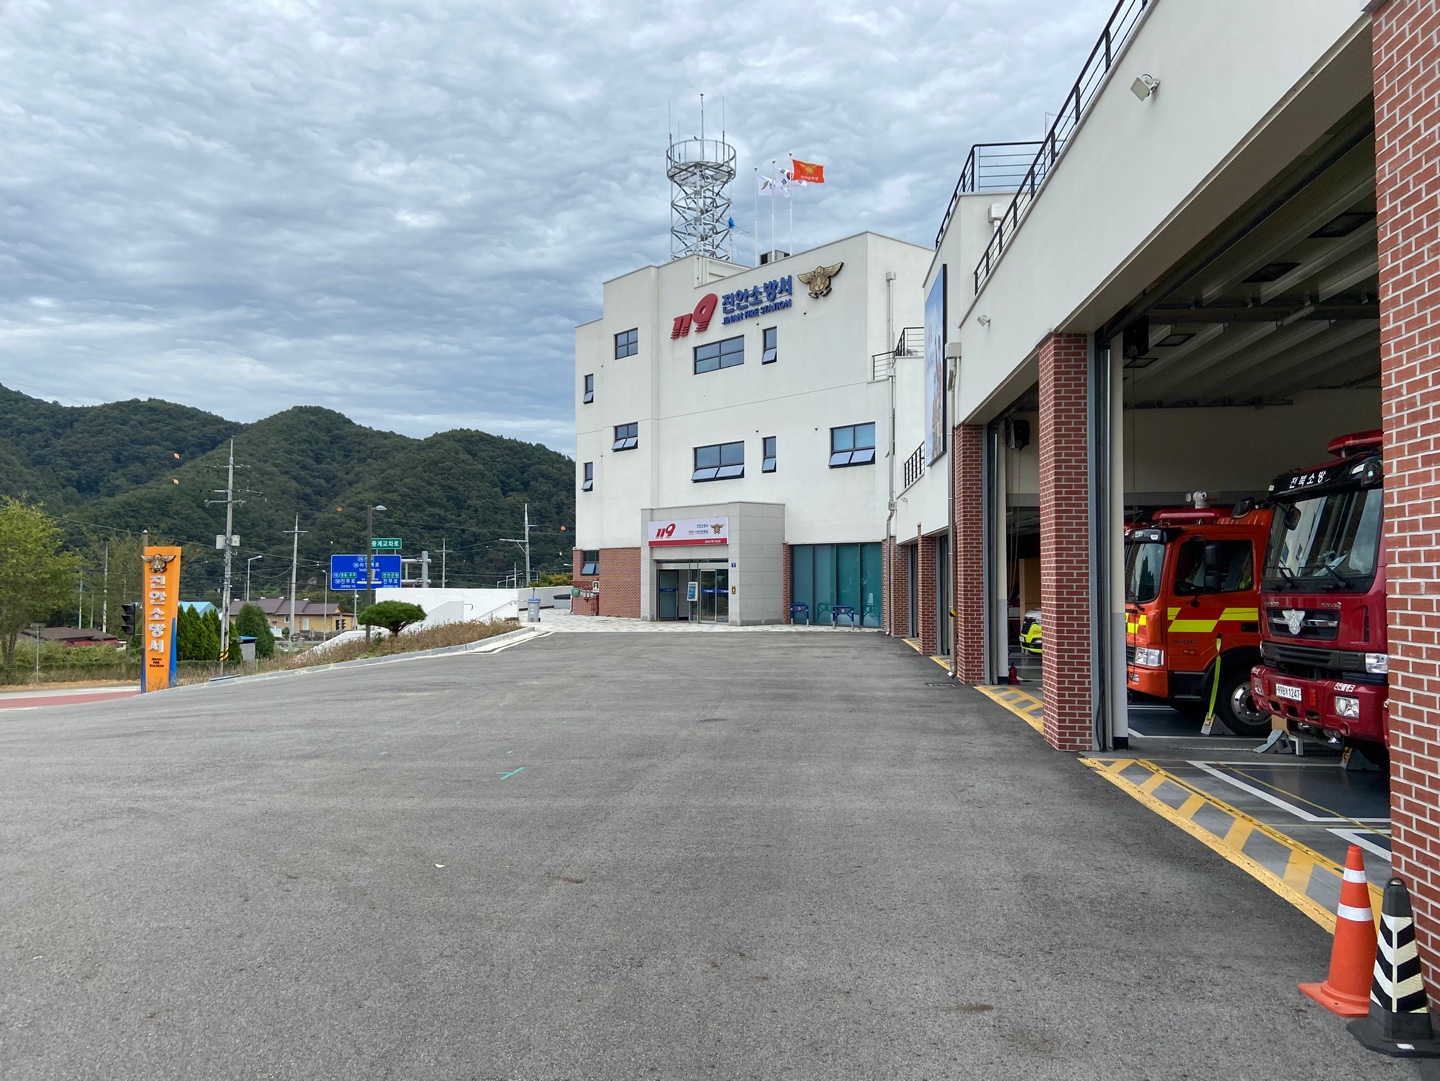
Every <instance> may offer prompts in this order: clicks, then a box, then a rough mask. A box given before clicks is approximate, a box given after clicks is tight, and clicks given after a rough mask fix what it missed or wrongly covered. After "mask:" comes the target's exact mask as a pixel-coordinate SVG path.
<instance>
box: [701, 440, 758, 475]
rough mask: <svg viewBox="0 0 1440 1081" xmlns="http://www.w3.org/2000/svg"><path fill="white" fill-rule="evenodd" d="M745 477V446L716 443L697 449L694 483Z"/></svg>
mask: <svg viewBox="0 0 1440 1081" xmlns="http://www.w3.org/2000/svg"><path fill="white" fill-rule="evenodd" d="M744 475H745V444H744V443H715V444H713V445H712V446H708V447H696V448H695V472H693V473H691V474H690V479H691V480H693V481H702V480H731V479H733V478H734V477H743V476H744Z"/></svg>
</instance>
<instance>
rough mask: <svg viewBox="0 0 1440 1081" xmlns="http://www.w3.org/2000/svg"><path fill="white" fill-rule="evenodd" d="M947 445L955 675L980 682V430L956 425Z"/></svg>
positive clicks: (982, 663)
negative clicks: (952, 509) (951, 471)
mask: <svg viewBox="0 0 1440 1081" xmlns="http://www.w3.org/2000/svg"><path fill="white" fill-rule="evenodd" d="M950 445H951V447H952V453H951V458H952V459H953V465H952V468H953V469H954V470H955V522H954V529H953V535H954V537H955V551H954V566H953V568H952V569H951V573H952V574H953V575H954V576H955V577H954V581H955V619H954V624H953V631H952V637H951V641H952V642H953V643H954V655H955V676H956V678H957V679H961V680H964V681H965V682H966V683H980V682H981V681H983V680H984V679H985V513H984V496H985V429H984V428H983V427H981V426H979V425H976V424H961V425H957V426H956V428H955V432H954V437H953V439H952V440H951V443H950Z"/></svg>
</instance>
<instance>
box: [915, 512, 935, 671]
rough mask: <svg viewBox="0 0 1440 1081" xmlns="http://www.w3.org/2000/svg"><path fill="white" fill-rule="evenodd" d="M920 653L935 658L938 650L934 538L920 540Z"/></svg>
mask: <svg viewBox="0 0 1440 1081" xmlns="http://www.w3.org/2000/svg"><path fill="white" fill-rule="evenodd" d="M919 562H920V589H919V594H920V619H919V623H920V652H922V653H924V654H925V656H927V657H933V656H935V651H936V650H938V649H939V648H940V628H939V627H938V626H937V624H936V622H935V620H936V613H937V612H938V611H939V608H938V605H937V604H936V597H935V570H936V568H935V538H934V537H921V538H920V559H919Z"/></svg>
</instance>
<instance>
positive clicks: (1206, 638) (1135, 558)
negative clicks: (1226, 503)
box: [1125, 507, 1270, 738]
mask: <svg viewBox="0 0 1440 1081" xmlns="http://www.w3.org/2000/svg"><path fill="white" fill-rule="evenodd" d="M1269 524H1270V522H1269V514H1268V513H1267V512H1257V513H1252V514H1250V515H1249V516H1248V518H1247V519H1246V520H1245V521H1237V520H1236V519H1234V518H1232V517H1229V516H1228V515H1226V514H1225V513H1224V512H1223V511H1218V510H1211V509H1208V508H1204V507H1201V508H1198V509H1195V510H1166V511H1160V512H1159V513H1157V514H1155V515H1154V516H1153V518H1152V520H1151V521H1150V522H1148V523H1146V524H1144V525H1135V526H1132V527H1131V528H1129V529H1128V530H1127V531H1126V534H1125V662H1126V668H1125V671H1126V685H1127V686H1128V687H1129V689H1130V692H1131V694H1132V696H1136V695H1140V696H1145V697H1148V698H1154V699H1160V700H1162V701H1165V702H1167V703H1169V704H1170V705H1171V706H1173V707H1174V708H1176V709H1178V710H1180V711H1181V712H1182V713H1189V714H1192V715H1194V716H1196V717H1199V716H1201V715H1203V714H1204V713H1205V712H1206V711H1207V710H1208V709H1209V706H1210V698H1211V694H1212V693H1215V715H1216V716H1217V717H1218V718H1220V720H1222V721H1224V722H1225V725H1226V726H1227V727H1228V728H1229V729H1230V730H1231V731H1232V732H1234V733H1235V734H1236V735H1240V736H1247V737H1256V738H1259V737H1261V736H1264V735H1266V734H1268V733H1269V731H1270V718H1269V715H1268V714H1265V713H1263V712H1261V711H1260V710H1258V709H1257V708H1256V707H1255V705H1254V703H1253V702H1252V701H1251V684H1250V670H1251V668H1252V667H1254V665H1255V664H1257V663H1258V662H1259V660H1260V613H1259V597H1260V594H1259V587H1258V583H1257V581H1256V574H1255V568H1256V567H1258V566H1259V565H1260V558H1261V556H1262V554H1263V552H1264V550H1265V540H1266V537H1267V535H1268V532H1269ZM1217 667H1218V671H1219V686H1218V689H1217V688H1216V684H1215V680H1216V671H1217Z"/></svg>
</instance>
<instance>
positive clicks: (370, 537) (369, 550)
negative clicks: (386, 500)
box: [357, 503, 385, 642]
mask: <svg viewBox="0 0 1440 1081" xmlns="http://www.w3.org/2000/svg"><path fill="white" fill-rule="evenodd" d="M376 511H379V512H380V513H381V514H384V513H385V507H384V506H383V505H382V504H380V503H376V504H375V505H374V506H373V507H370V506H367V507H366V508H365V586H366V588H367V589H369V590H370V603H371V604H374V603H375V572H374V571H373V570H371V567H370V560H371V559H372V558H373V549H374V547H375V512H376ZM357 615H358V613H357ZM365 641H367V642H368V641H370V624H368V623H367V624H365Z"/></svg>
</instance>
